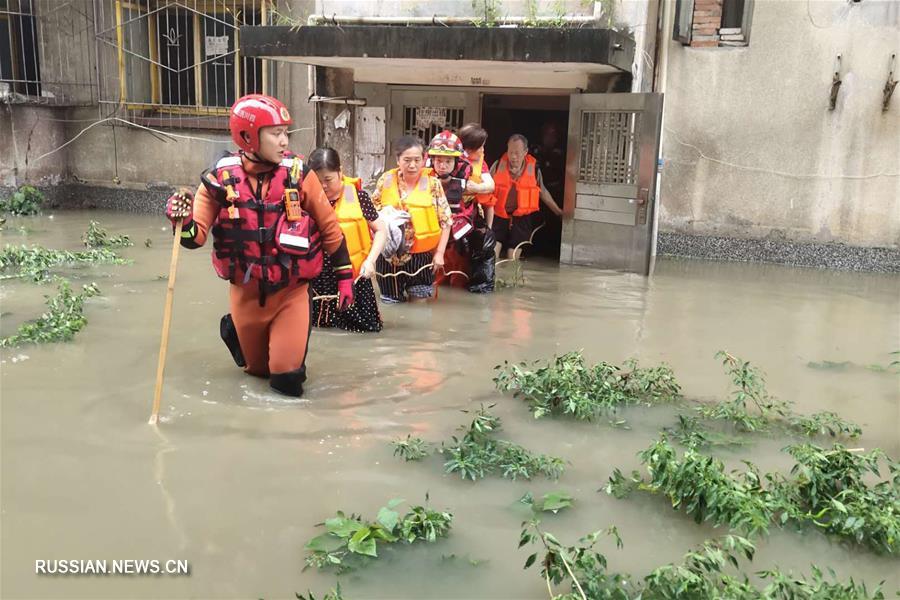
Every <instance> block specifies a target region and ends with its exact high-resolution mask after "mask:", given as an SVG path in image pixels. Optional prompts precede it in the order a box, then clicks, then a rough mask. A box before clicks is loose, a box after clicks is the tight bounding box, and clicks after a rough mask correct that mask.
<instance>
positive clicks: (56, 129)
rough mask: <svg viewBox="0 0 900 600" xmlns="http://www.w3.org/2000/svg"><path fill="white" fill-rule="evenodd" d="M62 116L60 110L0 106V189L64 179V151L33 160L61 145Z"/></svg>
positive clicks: (63, 132) (62, 142) (57, 181)
mask: <svg viewBox="0 0 900 600" xmlns="http://www.w3.org/2000/svg"><path fill="white" fill-rule="evenodd" d="M64 115H65V110H64V109H61V108H49V107H44V106H26V105H10V104H0V139H3V140H4V142H3V143H2V144H0V186H2V187H17V186H19V185H22V184H23V183H31V184H35V185H54V184H56V183H59V182H60V181H63V180H64V179H65V177H66V170H67V169H66V163H67V160H68V149H67V148H63V149H62V150H60V151H59V152H56V153H55V154H52V155H50V156H48V157H47V158H45V159H42V160H37V159H38V157H40V156H41V155H43V154H46V153H48V152H50V151H51V150H53V149H55V148H58V147H59V146H61V145H62V144H64V143H65V141H66V137H65V127H64V122H63V121H61V119H62V118H63V117H64Z"/></svg>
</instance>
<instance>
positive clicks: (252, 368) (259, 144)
mask: <svg viewBox="0 0 900 600" xmlns="http://www.w3.org/2000/svg"><path fill="white" fill-rule="evenodd" d="M292 124H293V121H292V120H291V116H290V113H289V112H288V110H287V107H285V105H284V104H282V103H281V102H280V101H278V100H276V99H275V98H272V97H269V96H264V95H260V94H252V95H249V96H244V97H243V98H240V99H238V101H237V102H235V103H234V106H232V107H231V118H230V121H229V128H230V129H231V138H232V139H233V140H234V143H235V144H237V146H238V147H239V148H240V150H239V151H237V152H229V153H227V154H225V155H224V156H223V157H222V158H220V159H219V160H218V161H217V162H216V164H215V165H214V166H213V167H212V168H210V169H208V170H207V171H205V172H204V173H203V174H202V176H201V179H200V181H201V185H200V186H199V187H198V188H197V192H196V194H191V192H190V191H188V190H182V191H180V192H178V193H176V194H173V195H172V196H170V197H169V199H168V201H167V203H166V216H167V217H168V218H169V219H170V220H172V221H173V222H174V221H175V220H177V219H181V220H182V222H183V229H182V234H181V245H182V246H184V247H185V248H199V247H200V246H202V245H203V244H204V243H205V242H206V239H207V236H208V235H209V234H210V233H212V236H213V252H212V261H213V267H214V268H215V271H216V274H217V275H218V276H219V277H221V278H222V279H227V280H228V281H229V282H230V284H231V285H230V310H231V312H230V314H227V315H225V316H224V317H222V320H221V323H220V331H221V335H222V339H223V340H224V341H225V344H226V345H227V346H228V349H229V350H230V351H231V354H232V356H233V357H234V360H235V362H236V363H237V364H238V366H241V367H244V370H245V371H246V372H247V373H249V374H250V375H256V376H258V377H268V378H269V383H270V385H271V386H272V388H273V389H275V390H276V391H278V392H281V393H282V394H286V395H288V396H300V395H302V394H303V382H304V381H305V380H306V351H307V345H308V342H309V332H310V289H309V281H310V280H311V279H313V278H314V277H316V276H317V275H318V274H319V273H320V272H321V270H322V250H323V249H324V250H325V251H326V252H328V254H329V255H330V256H331V263H332V265H333V266H334V271H335V276H336V277H337V280H338V293H339V299H338V307H339V308H340V309H341V310H346V308H348V307H349V306H350V305H351V304H352V303H353V269H352V266H351V263H350V256H349V253H348V251H347V245H346V243H345V242H344V236H343V234H342V233H341V228H340V225H339V224H338V220H337V217H336V216H335V214H334V210H333V209H332V208H331V204H330V203H329V202H328V199H327V198H326V196H325V192H324V191H323V190H322V185H321V184H320V183H319V180H318V178H317V177H316V174H315V173H314V172H307V169H306V168H305V166H304V164H303V161H302V160H301V158H300V157H299V156H297V155H295V154H291V153H290V152H289V151H288V149H287V146H288V127H289V126H290V125H292Z"/></svg>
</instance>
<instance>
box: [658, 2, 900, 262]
mask: <svg viewBox="0 0 900 600" xmlns="http://www.w3.org/2000/svg"><path fill="white" fill-rule="evenodd" d="M666 34H667V38H671V29H669V30H668V31H667V32H666ZM666 43H667V44H668V56H669V57H668V67H667V73H666V75H667V77H666V79H667V89H666V108H665V111H666V114H665V123H664V127H665V130H664V145H663V155H664V158H665V168H664V171H663V175H662V199H661V202H662V206H661V213H660V228H661V229H662V230H663V231H674V232H682V233H689V234H703V235H725V236H733V237H766V236H770V237H773V238H786V239H790V240H800V241H836V242H843V243H847V244H852V245H859V246H885V247H897V246H898V245H900V173H898V172H900V142H898V140H900V94H897V95H895V97H894V98H893V100H892V102H891V106H890V110H889V111H888V112H882V111H881V99H882V88H883V87H884V84H885V80H886V79H887V76H888V58H889V56H890V54H891V53H897V54H898V55H900V3H898V2H885V1H879V0H863V1H862V2H860V3H850V2H847V1H846V0H833V1H832V0H829V1H811V2H809V3H807V2H793V1H790V0H756V2H755V11H754V14H753V23H752V29H751V31H750V43H749V46H747V47H744V48H702V49H701V48H687V47H683V46H681V45H680V44H679V43H677V42H672V41H667V42H666ZM837 54H841V55H842V56H843V60H842V79H843V82H844V83H843V85H842V86H841V88H840V95H839V98H838V102H837V107H836V109H835V110H834V111H830V110H828V95H829V90H830V87H831V78H832V68H833V65H834V62H835V60H834V59H835V56H836V55H837ZM898 71H900V69H895V74H894V77H895V78H897V77H898V76H900V72H898Z"/></svg>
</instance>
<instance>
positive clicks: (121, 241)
mask: <svg viewBox="0 0 900 600" xmlns="http://www.w3.org/2000/svg"><path fill="white" fill-rule="evenodd" d="M81 241H82V242H83V243H84V245H85V247H86V248H117V247H124V246H133V245H134V243H133V242H132V241H131V238H129V237H128V236H127V235H110V234H109V232H108V231H107V230H106V229H104V228H103V227H101V226H100V223H98V222H97V221H91V223H90V225H88V229H87V231H85V232H84V234H83V235H82V236H81Z"/></svg>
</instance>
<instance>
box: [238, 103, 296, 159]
mask: <svg viewBox="0 0 900 600" xmlns="http://www.w3.org/2000/svg"><path fill="white" fill-rule="evenodd" d="M293 123H294V121H293V120H292V119H291V113H289V112H288V109H287V107H286V106H285V105H284V104H283V103H282V102H281V101H280V100H277V99H276V98H273V97H271V96H264V95H262V94H250V95H248V96H244V97H242V98H238V100H237V102H235V103H234V106H232V107H231V118H230V119H229V120H228V128H229V129H230V130H231V139H232V140H234V143H235V144H237V145H238V147H239V148H241V149H242V150H244V151H245V152H253V153H256V152H258V151H259V130H260V129H262V128H263V127H272V126H274V125H293ZM243 133H246V134H247V137H248V138H250V141H249V143H248V142H247V141H246V140H244V137H243V136H242V135H241V134H243Z"/></svg>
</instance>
